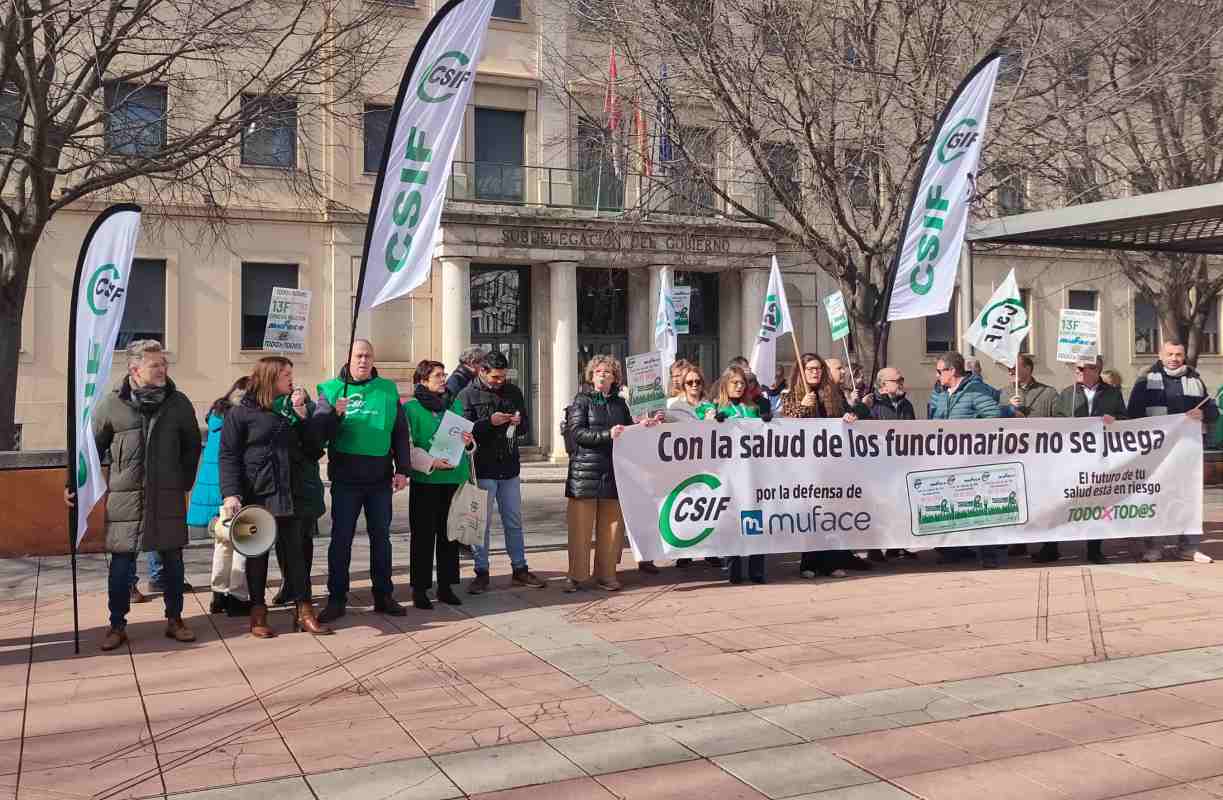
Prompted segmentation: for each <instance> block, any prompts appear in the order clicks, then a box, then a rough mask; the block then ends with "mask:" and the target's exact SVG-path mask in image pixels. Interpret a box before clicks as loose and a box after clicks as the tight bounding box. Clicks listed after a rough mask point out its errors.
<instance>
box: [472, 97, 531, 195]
mask: <svg viewBox="0 0 1223 800" xmlns="http://www.w3.org/2000/svg"><path fill="white" fill-rule="evenodd" d="M525 122H526V114H525V113H523V112H522V111H498V110H495V109H491V108H477V109H476V137H475V138H476V165H475V167H476V197H477V198H478V199H480V200H495V201H499V202H504V203H521V202H522V201H523V199H524V195H523V184H524V177H525V176H524V175H523V169H522V161H523V153H524V152H525V150H526V143H525V140H524V135H523V125H524V123H525Z"/></svg>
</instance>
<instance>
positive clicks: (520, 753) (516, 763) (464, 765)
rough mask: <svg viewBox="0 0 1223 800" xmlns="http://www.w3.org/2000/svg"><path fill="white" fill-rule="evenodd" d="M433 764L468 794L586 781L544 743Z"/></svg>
mask: <svg viewBox="0 0 1223 800" xmlns="http://www.w3.org/2000/svg"><path fill="white" fill-rule="evenodd" d="M433 760H434V762H435V763H436V764H437V765H438V766H439V767H440V768H441V769H442V771H443V772H445V773H446V776H447V777H449V778H450V780H452V781H453V782H454V783H455V784H456V785H457V786H458V787H459V788H460V789H462V790H463V791H464V792H466V793H467V794H480V793H481V792H495V791H497V790H499V789H513V788H515V787H518V786H531V785H534V784H537V783H553V782H555V781H563V780H568V779H570V778H580V777H583V774H582V770H581V769H579V768H578V767H577V766H576V765H574V764H573V762H571V761H569V760H568V759H567V758H565V757H564V756H562V755H561V754H560V753H558V752H557V751H556V750H554V749H553V748H552V747H550V746H549V745H547V744H546V743H544V742H527V743H525V744H510V745H504V746H502V747H486V748H484V749H481V750H472V751H468V752H465V753H450V754H447V755H443V756H437V757H436V758H434V759H433Z"/></svg>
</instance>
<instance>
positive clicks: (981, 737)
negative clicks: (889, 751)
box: [919, 714, 1073, 761]
mask: <svg viewBox="0 0 1223 800" xmlns="http://www.w3.org/2000/svg"><path fill="white" fill-rule="evenodd" d="M919 730H920V731H921V732H922V733H924V734H925V735H927V736H932V737H934V738H935V739H938V740H940V741H943V742H946V743H948V744H950V745H954V746H955V747H958V748H960V749H961V750H966V751H968V752H969V753H972V754H973V755H974V756H976V757H977V758H978V759H980V760H981V761H994V760H996V759H999V758H1009V757H1011V756H1021V755H1027V754H1028V753H1038V752H1041V751H1043V750H1056V749H1058V748H1061V747H1068V746H1070V745H1071V744H1073V742H1071V741H1070V740H1068V739H1063V738H1062V737H1060V736H1054V735H1053V734H1051V733H1047V732H1045V731H1042V730H1038V729H1037V728H1034V727H1032V726H1030V725H1025V724H1023V723H1022V722H1019V721H1017V720H1014V719H1011V718H1009V717H1007V716H1006V715H1004V714H988V715H984V716H980V717H969V718H967V719H957V720H948V721H946V722H935V723H933V724H930V725H923V726H922V727H921V728H920V729H919Z"/></svg>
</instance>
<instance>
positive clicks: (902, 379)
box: [883, 377, 905, 383]
mask: <svg viewBox="0 0 1223 800" xmlns="http://www.w3.org/2000/svg"><path fill="white" fill-rule="evenodd" d="M883 380H884V382H885V383H904V382H905V379H904V378H903V377H902V378H884V379H883Z"/></svg>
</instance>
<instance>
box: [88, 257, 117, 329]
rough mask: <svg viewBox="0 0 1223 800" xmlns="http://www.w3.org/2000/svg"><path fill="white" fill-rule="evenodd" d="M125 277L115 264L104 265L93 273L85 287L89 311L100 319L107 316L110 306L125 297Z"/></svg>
mask: <svg viewBox="0 0 1223 800" xmlns="http://www.w3.org/2000/svg"><path fill="white" fill-rule="evenodd" d="M122 278H123V276H122V275H120V274H119V269H118V268H117V267H116V266H115V265H114V264H103V265H102V266H100V267H98V268H97V269H96V270H94V271H93V275H92V276H90V278H89V283H88V284H87V285H86V287H85V301H86V302H87V303H89V310H90V311H92V312H93V313H94V314H96V315H97V316H99V317H104V316H106V312H108V311H110V304H111V303H113V302H115V301H116V300H118V299H119V298H120V297H122V296H123V291H124V289H123V285H122V283H120V281H121V280H122Z"/></svg>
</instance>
